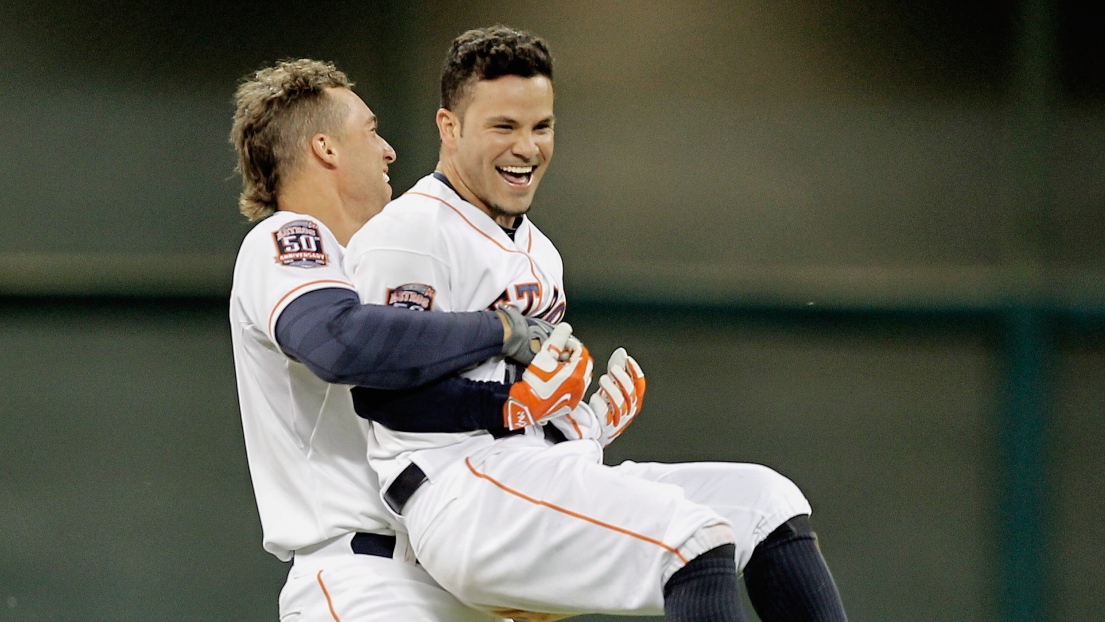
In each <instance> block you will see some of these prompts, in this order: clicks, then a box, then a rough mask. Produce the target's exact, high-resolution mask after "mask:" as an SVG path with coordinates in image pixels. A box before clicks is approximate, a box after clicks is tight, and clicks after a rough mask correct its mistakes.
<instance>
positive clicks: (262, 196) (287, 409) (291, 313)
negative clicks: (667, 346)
mask: <svg viewBox="0 0 1105 622" xmlns="http://www.w3.org/2000/svg"><path fill="white" fill-rule="evenodd" d="M352 86H353V84H352V82H350V81H349V79H348V78H347V77H346V75H345V74H344V73H342V72H341V71H339V70H338V69H337V68H336V67H334V65H333V64H331V63H325V62H319V61H314V60H308V59H302V60H294V61H285V62H281V63H277V64H276V65H274V66H271V67H267V68H265V69H261V70H260V71H257V72H255V73H254V74H252V75H250V76H248V77H247V78H246V79H244V80H243V81H242V83H241V84H240V86H239V88H238V90H237V93H236V96H235V102H236V105H237V109H236V112H235V114H234V122H233V128H232V130H231V133H230V140H231V142H232V143H233V145H234V148H235V150H236V152H237V154H238V170H239V172H240V173H241V176H242V193H241V198H240V201H239V206H240V209H241V212H242V213H243V214H244V215H245V216H246V217H247V218H249V220H251V221H258V222H257V224H256V226H255V227H254V228H253V229H252V230H251V231H250V232H249V234H248V235H246V237H245V239H244V240H243V242H242V246H241V249H240V251H239V254H238V258H237V262H236V264H235V268H234V285H233V290H232V292H231V297H230V324H231V333H232V339H233V349H234V364H235V371H236V377H237V383H238V393H239V402H240V407H241V415H242V425H243V430H244V436H245V444H246V453H247V457H248V461H249V468H250V475H251V478H252V481H253V486H254V491H255V495H256V499H257V508H258V512H259V514H260V518H261V526H262V530H263V545H264V548H265V550H267V551H268V552H270V553H272V554H273V555H275V556H276V557H277V558H279V559H280V560H282V561H292V562H293V563H292V566H291V570H290V572H289V574H288V579H287V582H286V583H285V585H284V588H283V590H282V591H281V594H280V618H281V619H282V620H299V621H302V622H308V621H314V620H329V621H334V620H344V621H345V622H365V621H369V622H377V621H378V622H385V621H386V622H394V621H396V620H419V621H429V622H435V621H440V622H446V621H448V622H478V621H479V622H486V621H488V620H493V619H495V618H493V617H491V616H488V615H487V614H486V613H481V612H478V611H475V610H473V609H470V608H468V607H466V606H464V605H462V604H461V603H460V602H459V601H457V600H456V599H455V598H454V597H453V596H451V595H450V594H448V593H447V592H445V591H444V590H443V589H442V588H441V587H440V586H438V585H437V583H436V582H435V581H434V580H433V579H432V578H430V576H429V575H428V574H427V573H426V572H425V570H423V569H422V568H421V567H420V566H419V565H417V563H416V561H415V559H414V555H413V553H412V551H411V547H410V544H409V542H408V541H407V538H406V536H405V534H404V533H402V532H401V531H400V532H397V531H396V529H395V525H394V524H393V517H392V516H391V514H389V512H388V511H387V510H386V509H385V507H384V505H383V503H382V502H381V499H380V492H379V489H378V487H377V485H376V482H377V478H376V475H375V474H374V473H373V472H372V471H371V470H370V468H369V465H368V461H367V457H366V426H365V423H364V422H363V421H362V420H360V419H359V418H358V417H357V416H356V415H355V414H354V412H353V405H352V401H351V398H350V385H354V384H358V385H364V386H366V387H375V388H378V389H389V390H398V389H411V388H412V387H417V386H420V385H424V384H426V383H428V382H431V381H433V382H434V390H435V391H437V392H438V394H439V395H441V394H443V395H448V396H452V397H453V398H455V399H451V400H450V408H449V409H448V410H439V411H435V412H434V413H432V416H430V417H428V418H427V419H425V422H424V424H425V426H426V427H427V429H429V430H434V429H438V428H440V429H442V430H445V431H452V430H454V429H482V428H486V427H488V425H489V423H488V421H489V420H490V419H489V415H488V414H487V413H488V409H487V407H486V404H487V403H488V401H489V400H494V399H496V397H501V398H502V399H505V396H506V392H507V390H509V387H504V386H501V385H480V384H478V383H473V382H471V381H469V380H465V379H461V378H457V377H455V376H448V374H451V373H452V372H455V371H457V370H459V369H462V368H465V367H468V366H471V365H474V364H476V363H479V362H480V361H483V360H485V359H488V358H490V357H493V356H499V355H503V356H507V357H509V358H511V359H513V360H515V361H517V362H519V363H520V364H523V365H524V364H528V363H529V362H530V360H532V359H533V357H534V352H535V350H534V343H535V342H534V341H533V340H532V339H533V338H536V339H537V340H538V341H539V340H540V339H542V338H543V337H544V336H545V335H546V334H547V332H548V330H549V329H548V327H547V326H546V325H543V324H542V323H541V322H536V321H527V320H526V319H524V318H523V317H522V315H521V314H520V313H519V312H518V311H517V310H515V309H513V308H502V309H499V310H497V311H477V312H474V313H456V314H440V313H433V314H430V313H418V312H415V311H412V310H410V309H400V308H394V307H386V306H374V305H362V304H361V303H360V301H359V299H358V297H357V294H356V293H355V292H354V291H353V285H352V283H351V282H350V280H349V278H348V277H347V276H346V274H345V273H344V271H343V267H342V260H343V253H344V246H345V244H346V243H347V242H348V241H349V238H350V236H351V235H352V234H353V232H354V231H356V230H358V229H359V228H360V227H361V226H362V225H364V224H365V223H366V222H367V221H368V220H369V219H370V218H372V217H373V216H374V215H375V214H376V213H377V212H379V211H380V210H381V209H382V208H383V206H384V204H385V203H386V202H387V201H388V200H389V199H390V198H391V187H390V186H389V185H388V181H389V179H388V166H389V164H390V163H392V162H394V161H395V157H396V156H395V151H394V150H393V149H392V147H391V145H389V144H388V143H387V141H386V140H384V138H383V137H382V136H380V134H379V132H378V128H377V119H376V116H375V115H374V114H373V113H372V110H371V109H370V108H369V107H368V106H367V105H366V104H365V102H364V101H362V100H361V98H360V97H358V96H357V95H356V94H355V93H354V92H353V91H352ZM491 414H492V415H493V416H494V417H498V416H500V415H499V414H498V412H493V413H491Z"/></svg>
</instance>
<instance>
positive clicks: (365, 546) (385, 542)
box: [349, 533, 395, 559]
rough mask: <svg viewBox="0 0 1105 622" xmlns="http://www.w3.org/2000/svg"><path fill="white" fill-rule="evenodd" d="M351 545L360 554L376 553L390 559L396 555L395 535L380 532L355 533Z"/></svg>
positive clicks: (377, 555)
mask: <svg viewBox="0 0 1105 622" xmlns="http://www.w3.org/2000/svg"><path fill="white" fill-rule="evenodd" d="M349 547H350V548H351V549H353V552H354V553H357V554H359V555H375V556H376V557H387V558H388V559H390V558H391V557H392V556H393V555H395V536H385V535H382V534H378V533H357V534H354V535H353V540H352V541H350V543H349Z"/></svg>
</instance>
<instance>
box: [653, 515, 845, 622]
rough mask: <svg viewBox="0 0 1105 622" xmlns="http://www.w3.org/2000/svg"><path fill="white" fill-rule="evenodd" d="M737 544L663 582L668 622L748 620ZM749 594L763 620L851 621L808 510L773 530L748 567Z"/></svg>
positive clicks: (700, 558) (702, 558) (700, 559)
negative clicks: (739, 581)
mask: <svg viewBox="0 0 1105 622" xmlns="http://www.w3.org/2000/svg"><path fill="white" fill-rule="evenodd" d="M735 557H736V547H735V546H734V545H732V544H726V545H724V546H719V547H717V548H715V549H711V550H709V551H706V552H705V553H703V554H702V555H699V556H698V557H696V558H694V559H692V560H691V561H690V562H688V563H687V565H686V566H683V567H682V568H680V569H679V570H678V571H676V573H675V574H673V575H672V576H671V578H670V579H668V583H667V585H665V586H664V617H665V619H666V620H668V622H746V618H745V617H744V611H743V609H742V608H741V601H740V594H739V592H738V591H737V564H736V562H735V560H734V558H735ZM744 585H745V588H747V590H748V598H749V600H751V601H752V607H753V608H755V609H756V613H757V614H758V615H759V616H760V620H762V622H847V621H848V617H847V616H846V615H845V613H844V604H843V603H842V602H841V600H840V592H839V591H838V590H837V588H836V582H835V581H833V576H832V574H831V573H830V572H829V567H828V566H827V565H826V564H825V558H824V557H822V556H821V549H820V548H818V546H817V534H815V533H814V532H813V527H812V526H811V525H810V517H809V516H808V515H805V514H801V515H799V516H795V517H794V518H792V519H790V520H788V521H787V522H785V523H783V524H782V525H780V526H779V528H778V529H776V530H775V531H773V532H771V534H770V535H768V536H767V538H765V539H764V541H763V542H761V543H760V544H759V545H758V546H757V547H756V549H755V550H754V551H752V558H751V559H749V560H748V565H747V566H745V568H744Z"/></svg>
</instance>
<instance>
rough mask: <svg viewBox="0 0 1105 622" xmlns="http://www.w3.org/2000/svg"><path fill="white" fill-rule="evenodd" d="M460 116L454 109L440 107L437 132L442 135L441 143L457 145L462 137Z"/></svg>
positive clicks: (449, 145) (451, 146) (452, 146)
mask: <svg viewBox="0 0 1105 622" xmlns="http://www.w3.org/2000/svg"><path fill="white" fill-rule="evenodd" d="M460 123H461V120H460V117H458V116H457V113H455V112H453V111H452V110H446V109H445V108H439V109H438V111H437V133H438V134H439V135H440V136H441V144H442V145H447V146H448V147H449V148H454V147H456V144H457V139H458V138H460Z"/></svg>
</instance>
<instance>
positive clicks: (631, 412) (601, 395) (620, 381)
mask: <svg viewBox="0 0 1105 622" xmlns="http://www.w3.org/2000/svg"><path fill="white" fill-rule="evenodd" d="M644 399H645V373H644V372H643V371H642V370H641V366H640V365H638V364H637V361H635V360H633V357H631V356H629V355H628V354H626V351H625V348H618V349H617V350H614V353H613V354H611V355H610V360H609V361H608V362H607V363H606V373H605V374H603V375H602V377H600V378H599V390H598V391H595V393H594V395H592V396H591V399H590V400H588V402H587V404H588V405H589V406H590V407H591V410H593V411H595V415H596V416H597V417H598V419H599V423H600V424H601V425H602V432H601V433H600V437H599V442H600V443H602V446H603V447H605V446H607V445H609V444H610V443H612V442H613V441H614V439H616V438H618V436H620V435H621V433H622V432H624V431H625V429H626V428H628V427H629V424H631V423H633V420H634V419H635V418H636V417H637V413H639V412H641V406H642V405H643V403H644Z"/></svg>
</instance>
